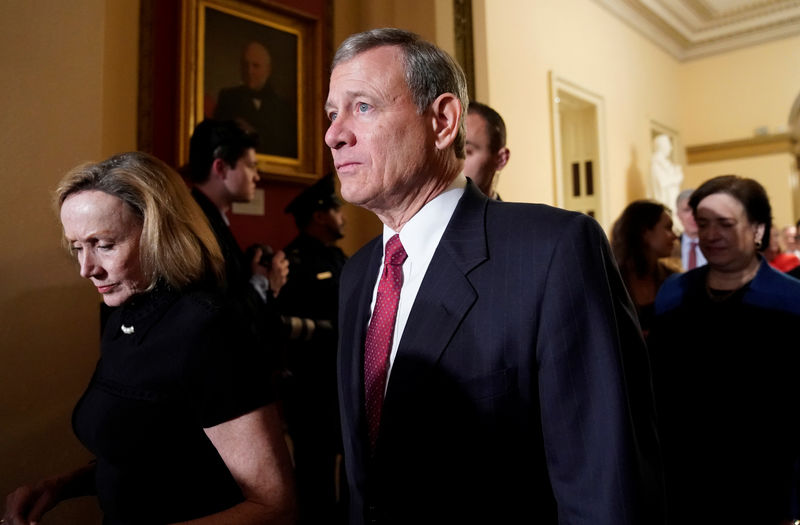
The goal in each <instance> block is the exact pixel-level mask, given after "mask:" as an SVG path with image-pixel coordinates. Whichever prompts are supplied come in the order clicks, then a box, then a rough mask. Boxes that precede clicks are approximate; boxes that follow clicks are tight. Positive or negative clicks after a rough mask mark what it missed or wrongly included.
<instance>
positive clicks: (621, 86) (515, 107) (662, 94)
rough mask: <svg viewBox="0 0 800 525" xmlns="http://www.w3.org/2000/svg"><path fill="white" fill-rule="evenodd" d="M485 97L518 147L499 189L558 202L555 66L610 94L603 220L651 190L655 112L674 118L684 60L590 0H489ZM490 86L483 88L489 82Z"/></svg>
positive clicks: (667, 121) (666, 120)
mask: <svg viewBox="0 0 800 525" xmlns="http://www.w3.org/2000/svg"><path fill="white" fill-rule="evenodd" d="M483 4H484V5H483V6H482V7H483V12H484V14H485V34H486V48H487V49H486V55H485V58H486V63H485V64H479V66H478V67H477V70H478V71H479V72H483V74H485V75H486V77H487V78H486V80H485V81H479V82H478V89H479V91H478V97H479V98H480V99H483V101H485V102H487V103H488V104H490V105H492V106H494V107H495V108H496V109H497V110H498V111H499V112H500V113H501V114H502V115H503V117H504V119H505V120H506V124H507V127H508V143H509V147H510V148H511V151H512V155H511V160H510V162H509V165H508V167H507V168H506V169H505V170H504V171H503V173H502V176H501V178H500V182H499V187H498V191H499V193H500V194H501V195H502V196H503V198H504V199H507V200H518V201H526V202H544V203H547V204H552V203H553V202H554V185H553V182H554V181H553V166H552V142H551V131H550V130H551V124H550V118H551V115H550V101H549V92H548V72H549V71H550V70H554V71H556V72H557V73H558V75H559V76H560V77H562V78H564V79H568V80H570V81H571V82H573V83H576V84H578V85H579V86H581V87H582V88H584V89H586V90H588V91H591V92H593V93H595V94H596V95H598V96H600V97H603V99H604V100H605V108H606V122H607V125H606V130H605V131H606V152H607V162H606V166H605V167H604V168H605V176H604V180H603V184H604V185H605V187H606V188H608V189H609V199H608V210H607V212H606V218H607V220H606V221H605V224H604V226H605V227H608V226H609V224H610V222H611V221H613V219H614V218H615V216H616V215H617V214H618V213H619V211H621V210H622V208H623V207H624V206H625V205H626V204H627V203H628V202H629V201H630V200H632V199H635V198H641V197H644V196H645V195H647V193H648V192H649V173H648V171H649V164H650V151H651V144H650V131H649V123H650V120H651V119H652V120H657V121H659V122H661V123H662V124H664V125H668V126H671V127H676V128H677V123H678V103H679V100H678V97H677V93H676V85H677V69H678V67H679V66H678V63H677V62H676V61H675V60H674V59H672V58H671V57H670V56H669V55H667V54H666V53H665V52H663V51H662V50H661V49H660V48H658V47H656V46H655V45H654V44H651V43H650V42H649V41H648V40H646V39H645V38H644V37H642V36H641V35H640V34H639V33H637V32H635V31H634V30H633V29H631V28H629V27H628V26H627V25H625V24H623V23H622V22H620V21H619V20H618V19H617V18H615V17H613V16H612V15H611V14H609V13H608V12H607V11H605V10H603V9H602V8H601V7H599V6H598V5H597V4H595V3H594V2H592V1H590V0H562V1H559V2H528V1H526V0H504V1H497V0H495V1H492V0H485V2H483ZM484 85H485V86H486V88H482V86H484Z"/></svg>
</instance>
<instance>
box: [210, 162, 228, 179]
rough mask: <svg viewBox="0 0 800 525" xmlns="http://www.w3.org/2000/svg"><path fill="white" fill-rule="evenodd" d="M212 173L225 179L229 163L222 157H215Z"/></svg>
mask: <svg viewBox="0 0 800 525" xmlns="http://www.w3.org/2000/svg"><path fill="white" fill-rule="evenodd" d="M211 175H212V176H213V177H220V178H221V179H223V180H225V177H227V175H228V163H226V162H225V161H224V160H222V159H214V162H212V163H211Z"/></svg>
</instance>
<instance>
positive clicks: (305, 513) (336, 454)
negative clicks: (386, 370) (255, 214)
mask: <svg viewBox="0 0 800 525" xmlns="http://www.w3.org/2000/svg"><path fill="white" fill-rule="evenodd" d="M340 208H341V202H340V201H339V198H338V197H337V196H336V191H335V187H334V180H333V175H332V174H328V175H326V176H324V177H322V178H321V179H319V180H318V181H317V182H316V183H314V184H313V185H311V186H310V187H308V188H307V189H305V190H304V191H303V192H301V193H300V194H299V195H298V196H297V197H296V198H295V199H294V200H293V201H292V202H291V203H289V205H288V206H287V207H286V213H291V214H292V215H293V216H294V220H295V223H296V224H297V229H298V231H299V232H300V233H299V235H298V236H297V237H295V238H294V240H292V242H290V243H289V244H288V245H287V246H286V248H285V249H284V251H285V252H286V255H287V257H288V259H289V261H290V264H291V268H292V271H291V274H290V275H289V280H288V281H287V282H286V285H285V286H284V287H283V289H282V290H281V295H280V300H279V303H280V306H281V313H282V314H283V315H284V318H288V319H290V323H291V330H292V333H291V334H290V338H291V339H292V340H291V342H290V343H289V344H288V345H287V349H286V353H285V359H284V362H285V367H286V373H285V375H284V379H283V381H282V385H283V399H284V415H285V417H286V422H287V425H288V430H289V435H290V436H291V439H292V445H293V457H294V463H295V479H296V483H297V485H296V486H297V500H298V501H297V503H298V510H299V522H298V523H300V524H301V525H306V524H308V525H310V524H331V525H335V524H337V523H342V519H343V510H342V502H341V501H340V499H341V498H337V495H338V494H340V493H341V491H343V490H346V487H345V484H344V481H343V474H344V472H343V470H344V469H343V467H341V466H340V462H341V456H342V438H341V429H340V424H339V404H338V402H337V388H336V345H337V333H338V331H337V330H336V326H337V322H338V316H337V311H338V299H339V278H340V276H341V273H342V267H343V266H344V263H345V261H346V260H347V257H346V256H345V254H344V252H343V251H342V250H341V249H340V248H339V247H338V246H336V241H338V240H339V239H341V238H342V237H343V235H344V222H345V221H344V216H343V215H342V212H341V209H340Z"/></svg>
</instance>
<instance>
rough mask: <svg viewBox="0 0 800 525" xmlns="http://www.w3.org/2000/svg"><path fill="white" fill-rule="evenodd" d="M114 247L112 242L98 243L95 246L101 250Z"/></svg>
mask: <svg viewBox="0 0 800 525" xmlns="http://www.w3.org/2000/svg"><path fill="white" fill-rule="evenodd" d="M113 247H114V245H113V244H98V245H97V248H98V249H100V250H103V251H108V250H110V249H112V248H113Z"/></svg>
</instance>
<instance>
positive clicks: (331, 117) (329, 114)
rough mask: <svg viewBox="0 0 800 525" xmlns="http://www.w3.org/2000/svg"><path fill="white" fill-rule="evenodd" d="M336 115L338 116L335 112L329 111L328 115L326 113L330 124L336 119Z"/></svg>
mask: <svg viewBox="0 0 800 525" xmlns="http://www.w3.org/2000/svg"><path fill="white" fill-rule="evenodd" d="M338 115H339V114H338V113H337V112H335V111H331V112H330V113H328V120H330V121H331V122H333V121H334V120H336V117H337V116H338Z"/></svg>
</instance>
